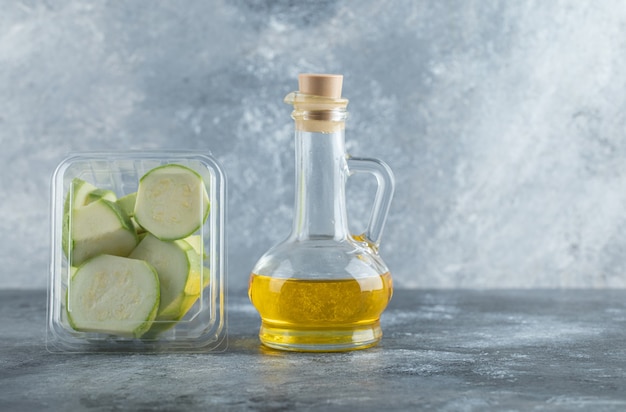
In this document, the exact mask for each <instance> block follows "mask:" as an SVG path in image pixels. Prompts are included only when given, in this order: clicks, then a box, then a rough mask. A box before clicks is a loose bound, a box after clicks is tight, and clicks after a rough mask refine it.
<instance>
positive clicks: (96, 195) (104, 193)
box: [85, 189, 117, 205]
mask: <svg viewBox="0 0 626 412" xmlns="http://www.w3.org/2000/svg"><path fill="white" fill-rule="evenodd" d="M99 199H106V200H108V201H109V202H116V201H117V195H116V194H115V192H114V191H112V190H107V189H96V190H94V191H92V192H90V193H88V194H87V199H86V201H85V205H88V204H89V203H91V202H95V201H96V200H99Z"/></svg>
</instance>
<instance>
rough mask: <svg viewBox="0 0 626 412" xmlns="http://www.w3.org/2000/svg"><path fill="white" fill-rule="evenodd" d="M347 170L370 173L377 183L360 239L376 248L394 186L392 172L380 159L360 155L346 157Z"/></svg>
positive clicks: (351, 172)
mask: <svg viewBox="0 0 626 412" xmlns="http://www.w3.org/2000/svg"><path fill="white" fill-rule="evenodd" d="M348 170H349V172H350V174H349V175H352V174H353V173H369V174H372V175H374V177H375V178H376V181H377V183H378V188H377V190H376V197H375V199H374V206H373V207H372V213H371V215H370V219H369V223H368V225H367V229H366V230H365V233H363V235H362V237H364V238H365V239H361V240H365V241H367V242H368V243H370V244H373V246H374V247H375V248H378V245H379V244H380V238H381V236H382V233H383V228H384V226H385V221H386V220H387V215H388V214H389V207H390V206H391V199H392V198H393V192H394V188H395V179H394V177H393V172H392V171H391V168H390V167H389V166H387V164H386V163H385V162H383V161H381V160H378V159H367V158H360V157H350V158H348ZM357 238H358V237H357Z"/></svg>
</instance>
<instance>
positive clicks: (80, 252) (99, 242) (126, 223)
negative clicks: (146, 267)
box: [69, 199, 138, 266]
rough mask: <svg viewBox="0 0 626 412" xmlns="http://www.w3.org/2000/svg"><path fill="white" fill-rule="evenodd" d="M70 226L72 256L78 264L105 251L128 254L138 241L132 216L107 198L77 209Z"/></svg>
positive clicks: (74, 262)
mask: <svg viewBox="0 0 626 412" xmlns="http://www.w3.org/2000/svg"><path fill="white" fill-rule="evenodd" d="M69 226H70V230H71V243H70V249H71V250H70V259H71V264H72V265H74V266H78V265H80V264H81V263H82V262H84V261H85V260H87V259H89V258H91V257H94V256H97V255H101V254H109V255H116V256H128V254H129V253H130V252H131V251H132V250H133V249H134V248H135V246H136V245H137V241H138V239H137V233H136V232H135V228H134V226H133V224H132V222H131V221H130V219H129V218H128V216H126V215H125V214H124V212H122V210H121V209H120V208H119V206H117V205H116V204H115V203H113V202H110V201H108V200H105V199H100V200H97V201H95V202H92V203H90V204H88V205H87V206H83V207H80V208H78V209H75V210H73V212H72V213H71V218H70V221H69Z"/></svg>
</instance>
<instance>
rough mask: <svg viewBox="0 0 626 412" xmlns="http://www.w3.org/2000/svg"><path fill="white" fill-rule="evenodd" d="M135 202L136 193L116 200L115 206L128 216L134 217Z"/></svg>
mask: <svg viewBox="0 0 626 412" xmlns="http://www.w3.org/2000/svg"><path fill="white" fill-rule="evenodd" d="M136 200H137V192H133V193H130V194H127V195H126V196H122V197H120V198H119V199H117V205H118V206H119V207H120V208H121V209H122V210H123V211H124V213H126V214H127V215H128V217H133V216H135V201H136Z"/></svg>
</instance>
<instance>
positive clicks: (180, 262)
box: [129, 233, 202, 321]
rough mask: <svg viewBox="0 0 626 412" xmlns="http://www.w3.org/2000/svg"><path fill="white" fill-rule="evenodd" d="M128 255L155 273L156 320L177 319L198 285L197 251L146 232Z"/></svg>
mask: <svg viewBox="0 0 626 412" xmlns="http://www.w3.org/2000/svg"><path fill="white" fill-rule="evenodd" d="M129 257H130V258H133V259H141V260H144V261H146V262H148V263H149V264H150V265H152V266H153V267H154V268H155V269H156V271H157V273H158V274H159V282H160V284H161V304H160V306H159V311H158V313H157V318H156V320H157V321H162V320H178V319H180V318H181V317H182V316H183V315H184V314H185V312H186V311H187V310H189V307H191V305H190V304H189V300H190V299H196V298H197V296H198V295H199V294H200V289H201V287H202V285H201V273H202V272H201V271H202V261H201V259H200V257H199V256H198V253H196V251H195V250H194V249H193V248H192V247H191V245H189V243H187V242H185V241H183V240H175V241H163V240H159V239H157V238H156V237H154V236H153V235H151V234H150V233H148V234H147V235H146V236H145V237H144V238H143V240H142V241H141V242H140V243H139V245H138V246H137V247H136V248H135V250H133V252H132V253H131V254H130V255H129ZM191 304H193V302H192V303H191Z"/></svg>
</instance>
